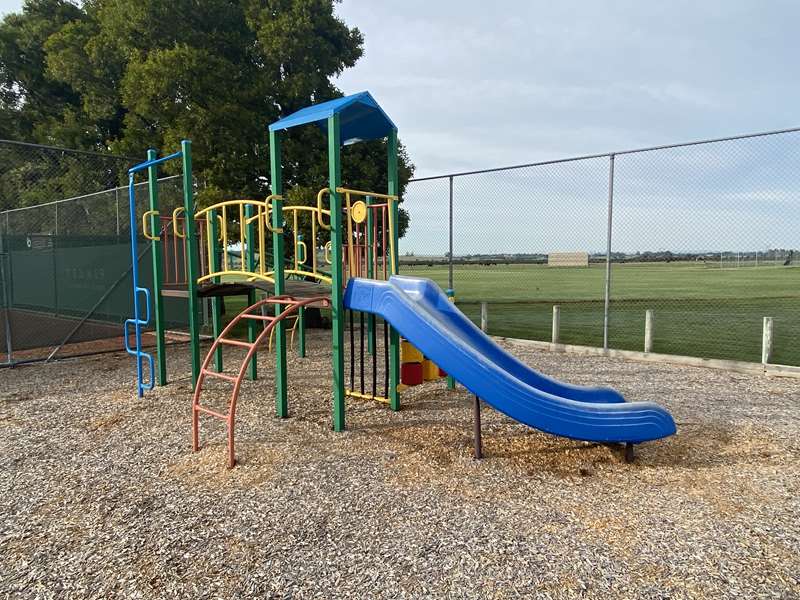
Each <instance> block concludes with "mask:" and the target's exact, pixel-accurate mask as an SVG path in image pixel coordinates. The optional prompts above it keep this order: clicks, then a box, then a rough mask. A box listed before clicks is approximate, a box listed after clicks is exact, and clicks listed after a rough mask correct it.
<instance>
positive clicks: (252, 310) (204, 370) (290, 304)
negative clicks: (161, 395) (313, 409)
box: [192, 296, 330, 469]
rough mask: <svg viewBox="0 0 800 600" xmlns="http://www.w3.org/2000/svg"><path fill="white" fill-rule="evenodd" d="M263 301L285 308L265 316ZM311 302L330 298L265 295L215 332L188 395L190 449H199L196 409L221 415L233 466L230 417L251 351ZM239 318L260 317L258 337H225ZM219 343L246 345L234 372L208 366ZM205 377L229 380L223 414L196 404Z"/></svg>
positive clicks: (326, 304) (233, 414)
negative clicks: (247, 339) (218, 331)
mask: <svg viewBox="0 0 800 600" xmlns="http://www.w3.org/2000/svg"><path fill="white" fill-rule="evenodd" d="M267 304H270V305H277V306H284V307H285V308H283V310H281V312H280V313H279V314H277V315H274V313H275V312H277V311H274V310H273V311H272V312H273V315H272V316H265V315H263V314H262V313H261V309H262V307H264V306H265V305H267ZM311 304H314V305H317V306H321V307H329V306H330V298H327V297H325V296H320V297H315V298H302V299H295V298H292V297H290V296H273V297H272V298H266V299H264V300H261V301H259V302H256V303H255V304H252V305H250V306H248V307H247V308H245V309H244V310H243V311H242V312H240V313H239V314H238V315H236V317H235V318H234V319H233V320H231V322H230V323H228V325H227V326H226V327H225V329H223V330H222V333H221V334H220V335H219V337H218V338H217V339H216V340H214V343H213V344H212V345H211V348H210V349H209V351H208V354H207V355H206V358H205V360H204V361H203V365H202V367H201V368H200V376H199V377H198V378H197V385H196V386H195V388H194V396H193V397H192V450H194V451H195V452H197V451H198V450H199V449H200V413H203V414H206V415H210V416H212V417H216V418H217V419H222V420H223V421H225V423H226V425H227V428H228V468H229V469H230V468H233V466H234V465H235V464H236V455H235V453H234V447H233V427H234V419H235V417H236V400H237V398H238V396H239V388H240V387H241V385H242V379H244V376H245V373H246V372H247V366H248V365H249V364H250V361H251V360H252V359H253V355H254V354H255V352H256V349H257V348H258V346H259V345H261V343H262V342H264V341H266V340H268V339H269V335H270V333H271V332H272V330H273V329H274V327H275V325H276V324H277V323H278V322H280V321H282V320H284V319H285V318H286V317H288V316H290V315H292V314H294V313H296V312H297V310H298V309H299V308H300V307H302V306H308V305H311ZM243 319H255V320H257V321H261V322H262V324H263V328H262V330H261V331H260V332H259V334H258V337H256V340H255V341H254V342H252V343H251V342H244V341H241V340H235V339H233V338H229V337H227V336H228V333H229V332H230V331H231V330H233V328H234V327H236V324H237V323H239V322H240V321H242V320H243ZM220 345H224V346H238V347H240V348H245V349H247V354H245V356H244V358H243V359H242V364H241V365H240V366H239V370H238V372H237V373H236V374H233V373H224V372H223V373H220V372H217V371H214V370H212V369H211V368H210V364H211V361H212V360H213V358H214V353H215V351H216V350H217V348H219V347H220ZM206 377H210V378H212V379H220V380H222V381H227V382H229V383H231V384H233V389H232V391H231V396H230V400H229V401H228V412H227V414H224V413H221V412H218V411H216V410H213V409H211V408H208V407H207V406H202V405H201V404H200V395H201V394H202V392H203V383H204V382H205V380H206Z"/></svg>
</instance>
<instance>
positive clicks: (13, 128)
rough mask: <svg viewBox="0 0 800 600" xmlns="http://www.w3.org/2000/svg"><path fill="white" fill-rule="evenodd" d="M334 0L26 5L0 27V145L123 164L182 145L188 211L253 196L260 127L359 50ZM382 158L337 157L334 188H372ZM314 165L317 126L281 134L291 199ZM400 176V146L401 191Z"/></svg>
mask: <svg viewBox="0 0 800 600" xmlns="http://www.w3.org/2000/svg"><path fill="white" fill-rule="evenodd" d="M335 1H337V0H203V1H202V2H197V1H196V0H85V1H84V2H83V3H82V5H81V6H76V5H74V4H72V3H70V2H67V1H65V0H26V2H25V4H24V7H23V10H22V12H21V13H19V14H11V15H8V16H7V17H5V18H4V19H3V21H2V24H0V137H2V138H6V139H16V140H24V141H30V142H38V143H43V144H51V145H57V146H64V147H68V148H76V149H83V150H93V151H100V152H104V153H113V154H121V155H127V156H136V157H144V154H145V151H146V149H147V148H151V147H153V148H160V149H163V150H165V151H172V150H174V149H175V148H176V147H177V146H178V144H179V142H180V140H181V139H184V138H189V139H191V140H192V144H193V163H194V164H193V166H194V172H195V176H196V178H197V182H198V199H199V201H200V202H201V204H204V203H208V202H211V201H214V200H218V199H222V198H230V197H242V196H245V197H246V196H251V197H252V196H255V197H262V196H264V195H265V194H266V193H267V186H268V175H269V174H268V165H269V147H268V142H267V131H266V128H267V125H268V124H269V123H271V122H273V121H275V120H277V119H278V118H279V117H281V116H284V115H287V114H290V113H291V112H294V111H295V110H297V109H299V108H302V107H304V106H307V105H309V104H312V103H315V102H321V101H325V100H329V99H332V98H335V97H338V96H341V92H340V91H339V90H338V89H337V88H336V86H335V85H334V82H333V80H334V78H335V77H336V76H337V75H339V74H340V73H341V72H342V71H343V70H344V69H347V68H350V67H353V66H354V65H355V64H356V62H357V61H358V59H359V58H360V57H361V56H362V54H363V42H364V39H363V35H362V34H361V32H360V31H359V30H358V29H357V28H350V27H348V26H347V25H346V24H345V23H344V22H343V21H342V20H341V19H340V18H339V17H338V16H337V15H336V14H335V12H334V4H335ZM385 152H386V146H385V142H370V143H362V144H357V145H354V146H348V147H346V148H345V149H344V154H343V176H344V180H345V182H346V183H347V184H348V185H351V186H353V187H359V188H366V189H375V190H383V189H385V188H386V167H385V165H386V156H385ZM325 156H326V155H325V140H324V136H323V135H322V133H321V132H320V131H318V130H317V129H316V128H314V127H305V128H301V129H299V130H297V131H292V132H290V134H289V135H287V139H286V141H285V143H284V147H283V164H284V181H285V183H286V185H287V186H295V188H296V189H295V192H293V194H292V196H293V201H296V202H311V201H313V196H314V195H315V194H316V190H317V189H319V188H320V187H324V185H325V182H326V180H327V166H326V163H325ZM412 172H413V165H412V164H411V163H410V161H409V159H408V155H407V153H406V152H405V150H402V149H401V156H400V175H401V177H400V178H401V191H402V190H403V189H404V187H405V184H406V182H407V180H408V178H409V177H410V176H411V174H412ZM306 196H310V197H308V198H307V197H306ZM402 224H403V225H404V226H405V225H407V216H406V215H404V216H403V218H402ZM402 229H405V227H402ZM401 233H402V231H401Z"/></svg>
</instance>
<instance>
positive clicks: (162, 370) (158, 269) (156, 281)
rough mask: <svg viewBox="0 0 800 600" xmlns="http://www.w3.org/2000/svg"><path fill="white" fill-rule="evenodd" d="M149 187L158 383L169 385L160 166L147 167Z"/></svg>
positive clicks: (149, 154)
mask: <svg viewBox="0 0 800 600" xmlns="http://www.w3.org/2000/svg"><path fill="white" fill-rule="evenodd" d="M156 158H157V153H156V151H155V150H153V149H152V148H151V149H150V150H148V151H147V160H155V159H156ZM147 188H148V192H149V193H150V210H151V211H153V212H152V213H151V214H150V234H151V235H152V236H153V237H157V238H158V239H155V240H152V241H151V242H150V244H151V248H152V255H153V312H154V313H155V326H156V374H157V380H158V385H167V348H166V339H165V337H164V297H163V296H162V295H161V289H162V288H163V286H164V270H163V263H162V260H163V256H162V249H161V235H160V229H161V227H160V224H161V218H160V216H159V213H158V166H157V165H153V166H151V167H148V169H147Z"/></svg>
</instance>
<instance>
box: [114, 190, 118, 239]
mask: <svg viewBox="0 0 800 600" xmlns="http://www.w3.org/2000/svg"><path fill="white" fill-rule="evenodd" d="M114 204H115V206H116V210H117V237H119V188H118V187H116V188H114Z"/></svg>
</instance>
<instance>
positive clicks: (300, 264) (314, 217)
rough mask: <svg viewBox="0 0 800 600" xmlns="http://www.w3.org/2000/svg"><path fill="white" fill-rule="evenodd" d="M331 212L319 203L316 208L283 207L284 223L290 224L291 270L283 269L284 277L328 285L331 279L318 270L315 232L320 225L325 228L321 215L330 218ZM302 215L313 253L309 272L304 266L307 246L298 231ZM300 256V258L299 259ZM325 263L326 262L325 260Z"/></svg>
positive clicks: (306, 260) (301, 206)
mask: <svg viewBox="0 0 800 600" xmlns="http://www.w3.org/2000/svg"><path fill="white" fill-rule="evenodd" d="M330 214H331V211H329V210H325V209H323V208H322V207H321V206H320V204H319V203H317V206H304V205H300V204H297V205H293V206H284V207H283V218H284V221H285V222H287V223H289V222H291V223H292V243H293V247H292V266H293V267H294V268H292V269H285V270H284V275H298V276H301V277H312V278H314V279H316V280H318V281H324V282H325V283H330V282H331V278H330V276H329V275H325V274H324V273H322V272H320V270H319V265H318V262H319V258H318V257H317V242H316V240H317V232H318V227H319V226H320V225H321V226H322V228H323V229H324V228H326V226H325V224H324V223H323V220H322V215H328V217H329V218H330ZM303 215H308V221H309V223H310V226H311V240H310V241H311V245H312V248H313V251H312V252H311V270H310V271H309V270H308V269H307V268H304V266H307V265H308V259H309V256H308V254H309V253H308V245H307V244H306V242H305V241H303V239H302V235H303V234H302V233H301V231H300V225H301V218H302V216H303ZM301 255H302V258H301ZM326 262H327V260H326Z"/></svg>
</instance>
